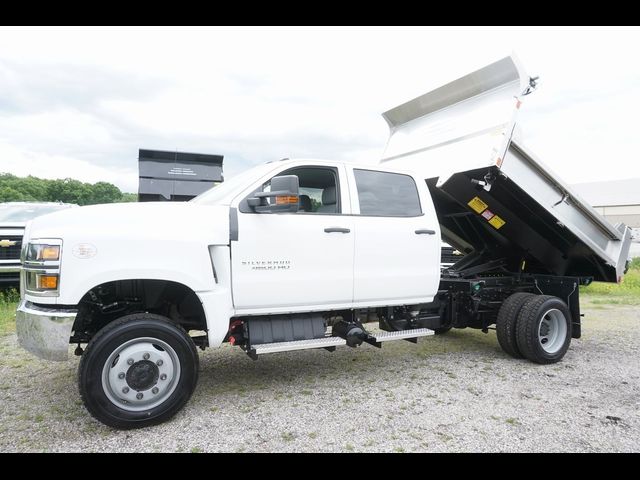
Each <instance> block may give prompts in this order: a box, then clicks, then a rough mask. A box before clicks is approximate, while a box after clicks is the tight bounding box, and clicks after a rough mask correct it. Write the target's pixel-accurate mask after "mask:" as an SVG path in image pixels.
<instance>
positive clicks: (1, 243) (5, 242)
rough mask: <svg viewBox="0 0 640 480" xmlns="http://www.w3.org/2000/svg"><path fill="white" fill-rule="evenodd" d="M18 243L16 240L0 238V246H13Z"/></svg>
mask: <svg viewBox="0 0 640 480" xmlns="http://www.w3.org/2000/svg"><path fill="white" fill-rule="evenodd" d="M16 243H18V242H17V241H15V240H6V239H5V240H0V247H3V248H8V247H13V246H14V245H15V244H16Z"/></svg>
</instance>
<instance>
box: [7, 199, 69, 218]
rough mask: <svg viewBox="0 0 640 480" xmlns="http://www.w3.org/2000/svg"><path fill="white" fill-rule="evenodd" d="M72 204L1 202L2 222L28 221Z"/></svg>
mask: <svg viewBox="0 0 640 480" xmlns="http://www.w3.org/2000/svg"><path fill="white" fill-rule="evenodd" d="M69 207H70V205H56V204H53V205H37V204H33V205H11V204H9V203H4V204H1V203H0V222H28V221H29V220H32V219H34V218H36V217H39V216H41V215H45V214H47V213H51V212H56V211H58V210H64V209H65V208H69Z"/></svg>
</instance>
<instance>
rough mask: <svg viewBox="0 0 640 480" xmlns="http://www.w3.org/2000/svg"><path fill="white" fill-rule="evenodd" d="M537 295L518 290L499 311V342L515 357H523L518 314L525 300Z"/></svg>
mask: <svg viewBox="0 0 640 480" xmlns="http://www.w3.org/2000/svg"><path fill="white" fill-rule="evenodd" d="M534 296H535V295H534V294H533V293H526V292H518V293H514V294H513V295H511V296H510V297H508V298H507V299H506V300H505V301H504V302H503V303H502V306H501V307H500V310H499V311H498V319H497V320H496V334H497V336H498V343H499V344H500V346H501V347H502V350H504V351H505V352H506V353H508V354H509V355H511V356H512V357H514V358H522V357H523V355H522V353H521V352H520V350H519V349H518V343H517V339H516V336H517V335H516V333H517V330H516V322H517V320H518V314H519V313H520V310H521V309H522V306H523V305H524V304H525V302H526V301H527V300H529V299H531V298H532V297H534Z"/></svg>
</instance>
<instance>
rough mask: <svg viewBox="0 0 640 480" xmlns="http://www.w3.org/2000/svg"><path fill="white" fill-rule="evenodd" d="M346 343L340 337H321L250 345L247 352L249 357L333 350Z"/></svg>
mask: <svg viewBox="0 0 640 480" xmlns="http://www.w3.org/2000/svg"><path fill="white" fill-rule="evenodd" d="M346 344H347V341H346V340H345V339H344V338H340V337H322V338H313V339H311V340H294V341H292V342H277V343H260V344H258V345H252V346H251V349H250V350H249V351H248V352H247V353H248V354H249V356H251V357H253V356H254V355H263V354H265V353H277V352H291V351H293V350H307V349H310V348H326V349H328V350H329V349H330V350H335V348H336V347H337V346H339V345H346Z"/></svg>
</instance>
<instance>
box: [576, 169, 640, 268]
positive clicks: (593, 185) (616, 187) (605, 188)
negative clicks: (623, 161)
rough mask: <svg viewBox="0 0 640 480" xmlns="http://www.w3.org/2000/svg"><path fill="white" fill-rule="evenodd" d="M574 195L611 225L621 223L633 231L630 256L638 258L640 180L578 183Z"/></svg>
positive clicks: (639, 249) (639, 247)
mask: <svg viewBox="0 0 640 480" xmlns="http://www.w3.org/2000/svg"><path fill="white" fill-rule="evenodd" d="M573 188H574V189H575V191H576V193H578V195H580V196H581V197H582V198H583V199H585V200H586V201H587V202H589V203H590V204H591V206H593V207H594V208H595V209H596V210H597V211H598V213H600V214H602V215H604V217H605V218H606V219H607V220H609V221H610V222H611V223H612V224H614V225H615V224H616V223H619V222H623V223H624V224H625V225H628V226H629V227H631V228H632V229H633V230H634V237H635V242H634V244H633V245H632V246H631V253H632V256H640V178H630V179H625V180H613V181H608V182H590V183H578V184H576V185H573Z"/></svg>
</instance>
